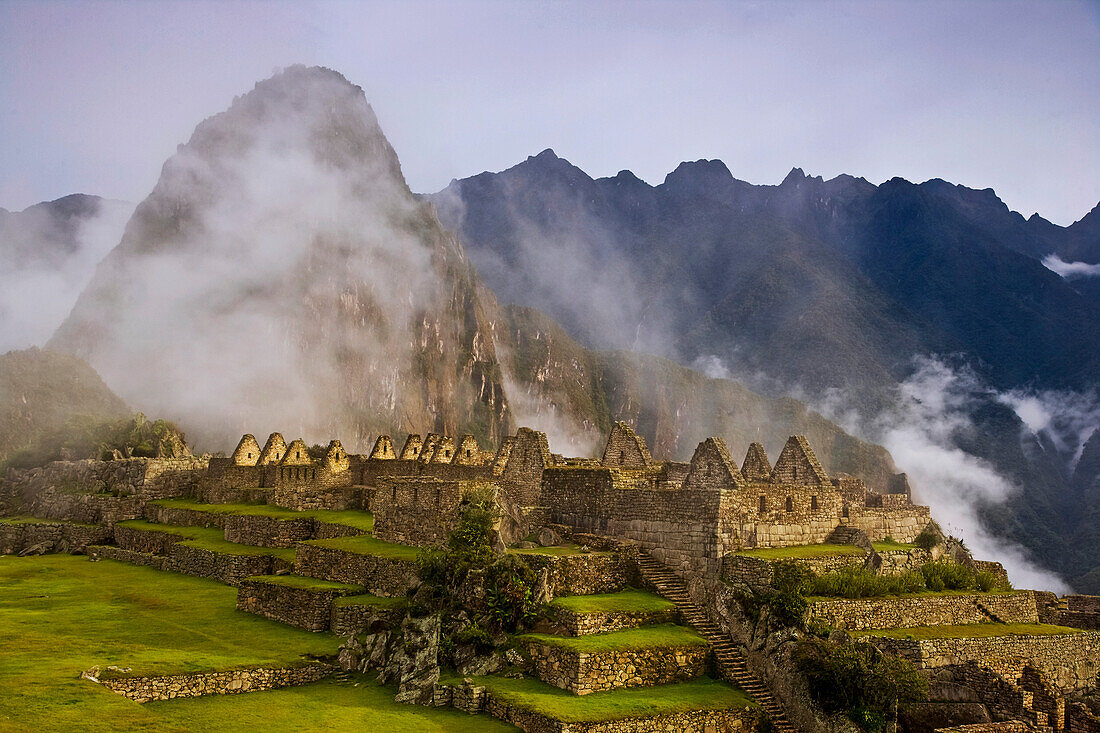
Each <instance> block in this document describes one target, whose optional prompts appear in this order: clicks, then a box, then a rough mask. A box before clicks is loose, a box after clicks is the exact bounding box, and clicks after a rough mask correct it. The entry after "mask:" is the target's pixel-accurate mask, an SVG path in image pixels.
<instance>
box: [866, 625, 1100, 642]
mask: <svg viewBox="0 0 1100 733" xmlns="http://www.w3.org/2000/svg"><path fill="white" fill-rule="evenodd" d="M1080 633H1083V631H1082V629H1072V628H1069V627H1068V626H1054V625H1052V624H993V623H989V624H965V625H962V626H913V627H910V628H907V629H882V630H875V629H873V630H869V631H853V632H851V634H852V636H886V637H890V638H892V639H976V638H985V637H989V636H1053V635H1057V634H1080Z"/></svg>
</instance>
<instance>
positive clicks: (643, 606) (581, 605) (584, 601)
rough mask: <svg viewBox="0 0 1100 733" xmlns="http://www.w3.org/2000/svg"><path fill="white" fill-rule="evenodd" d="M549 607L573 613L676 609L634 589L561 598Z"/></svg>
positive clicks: (641, 611) (668, 602) (659, 598)
mask: <svg viewBox="0 0 1100 733" xmlns="http://www.w3.org/2000/svg"><path fill="white" fill-rule="evenodd" d="M550 605H551V606H556V607H557V608H562V609H565V610H567V611H572V612H573V613H656V612H659V611H669V610H672V609H673V608H675V607H676V604H674V603H673V602H672V601H667V600H665V599H664V598H661V597H660V596H658V595H654V594H653V593H647V592H646V591H644V590H635V589H634V588H628V589H626V590H622V591H619V592H618V593H602V594H599V595H592V596H562V597H560V598H555V599H554V600H553V601H551V602H550Z"/></svg>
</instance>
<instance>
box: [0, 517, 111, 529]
mask: <svg viewBox="0 0 1100 733" xmlns="http://www.w3.org/2000/svg"><path fill="white" fill-rule="evenodd" d="M0 524H6V525H9V526H11V525H14V526H19V525H23V524H52V525H56V526H58V527H60V526H62V525H68V526H71V527H97V526H99V525H96V524H86V523H84V522H70V521H69V520H67V519H42V518H41V517H3V518H0Z"/></svg>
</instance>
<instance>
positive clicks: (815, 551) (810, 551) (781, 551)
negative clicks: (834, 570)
mask: <svg viewBox="0 0 1100 733" xmlns="http://www.w3.org/2000/svg"><path fill="white" fill-rule="evenodd" d="M737 554H738V555H745V556H747V557H759V558H761V559H764V560H787V559H801V560H806V559H810V558H815V557H829V556H832V555H862V554H864V550H863V549H862V548H860V547H856V546H855V545H829V544H820V545H799V546H797V547H765V548H762V549H759V550H742V551H741V552H738V553H737Z"/></svg>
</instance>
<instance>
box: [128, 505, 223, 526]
mask: <svg viewBox="0 0 1100 733" xmlns="http://www.w3.org/2000/svg"><path fill="white" fill-rule="evenodd" d="M142 513H143V514H144V515H145V518H146V519H148V520H149V521H150V522H156V523H157V524H174V525H177V526H180V527H219V528H220V527H225V518H226V515H225V514H221V513H218V512H202V511H198V510H197V509H182V508H180V507H167V506H161V505H159V504H157V503H155V502H150V503H148V504H146V505H145V508H144V510H143V512H142Z"/></svg>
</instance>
